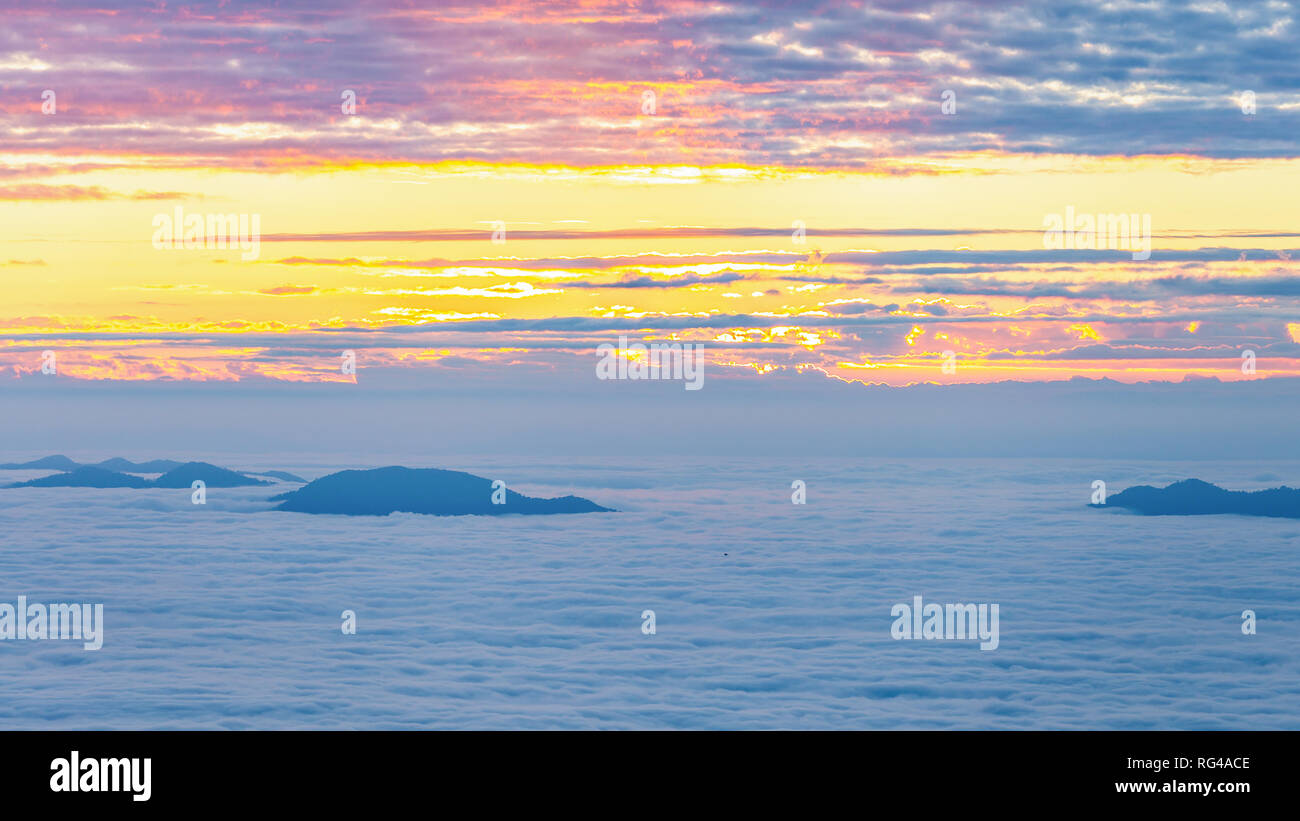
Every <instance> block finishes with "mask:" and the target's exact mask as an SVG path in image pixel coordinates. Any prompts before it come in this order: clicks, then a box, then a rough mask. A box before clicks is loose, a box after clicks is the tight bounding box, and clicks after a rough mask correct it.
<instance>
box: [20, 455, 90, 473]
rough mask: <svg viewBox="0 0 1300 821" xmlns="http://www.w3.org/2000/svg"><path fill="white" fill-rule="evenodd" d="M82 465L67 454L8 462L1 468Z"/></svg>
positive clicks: (25, 468) (28, 468)
mask: <svg viewBox="0 0 1300 821" xmlns="http://www.w3.org/2000/svg"><path fill="white" fill-rule="evenodd" d="M79 467H81V465H79V464H77V463H76V462H74V461H72V460H71V459H69V458H68V457H66V456H63V455H58V456H46V457H45V458H43V459H36V460H34V461H31V462H22V463H17V462H8V463H6V464H3V465H0V470H76V469H77V468H79Z"/></svg>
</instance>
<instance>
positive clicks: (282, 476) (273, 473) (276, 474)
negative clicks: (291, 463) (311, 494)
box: [246, 470, 307, 485]
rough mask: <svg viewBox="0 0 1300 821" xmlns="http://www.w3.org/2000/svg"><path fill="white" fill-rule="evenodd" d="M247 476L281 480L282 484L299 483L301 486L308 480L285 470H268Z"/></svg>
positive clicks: (249, 473)
mask: <svg viewBox="0 0 1300 821" xmlns="http://www.w3.org/2000/svg"><path fill="white" fill-rule="evenodd" d="M246 475H248V476H270V477H271V478H272V479H279V480H280V481H282V482H297V483H298V484H300V485H305V484H307V480H306V479H304V478H302V477H301V476H295V475H293V474H292V473H289V472H287V471H283V470H266V471H262V472H261V473H253V472H252V471H248V472H247V474H246Z"/></svg>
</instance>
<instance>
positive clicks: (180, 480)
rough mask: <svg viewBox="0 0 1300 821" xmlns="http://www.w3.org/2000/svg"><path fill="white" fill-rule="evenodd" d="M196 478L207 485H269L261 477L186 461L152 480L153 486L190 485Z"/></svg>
mask: <svg viewBox="0 0 1300 821" xmlns="http://www.w3.org/2000/svg"><path fill="white" fill-rule="evenodd" d="M196 480H199V481H202V482H203V484H205V485H207V486H208V487H245V486H247V485H269V484H271V483H270V482H263V481H262V480H261V479H253V478H251V477H249V476H245V475H244V474H242V473H236V472H235V471H233V470H226V469H225V468H219V467H217V466H216V465H209V464H208V463H207V462H186V463H185V464H183V465H181V466H180V467H178V468H176V469H175V470H169V471H167V472H166V473H164V474H163V475H162V476H159V477H158V478H157V479H156V480H154V483H153V486H154V487H191V486H192V485H193V484H194V482H195V481H196Z"/></svg>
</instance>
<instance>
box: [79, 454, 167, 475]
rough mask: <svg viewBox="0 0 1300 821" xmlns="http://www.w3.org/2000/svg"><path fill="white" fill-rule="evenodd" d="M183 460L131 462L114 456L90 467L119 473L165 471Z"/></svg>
mask: <svg viewBox="0 0 1300 821" xmlns="http://www.w3.org/2000/svg"><path fill="white" fill-rule="evenodd" d="M182 464H184V463H183V462H177V461H174V460H172V459H154V460H153V461H150V462H132V461H131V460H130V459H123V458H122V457H121V456H115V457H114V458H112V459H105V460H104V461H102V462H100V463H99V464H96V465H92V466H91V467H97V468H103V469H104V470H116V471H118V472H119V473H166V472H167V471H169V470H175V469H176V468H178V467H180V466H181V465H182Z"/></svg>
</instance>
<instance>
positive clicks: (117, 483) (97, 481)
mask: <svg viewBox="0 0 1300 821" xmlns="http://www.w3.org/2000/svg"><path fill="white" fill-rule="evenodd" d="M9 487H132V488H144V487H153V483H152V482H150V481H149V480H148V479H141V478H140V477H139V476H129V475H127V474H125V473H115V472H114V471H111V470H104V469H103V468H95V467H85V468H77V469H76V470H73V471H69V472H67V473H51V474H50V475H49V476H42V477H41V478H39V479H32V480H31V481H29V482H17V483H15V484H12V485H9Z"/></svg>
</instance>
